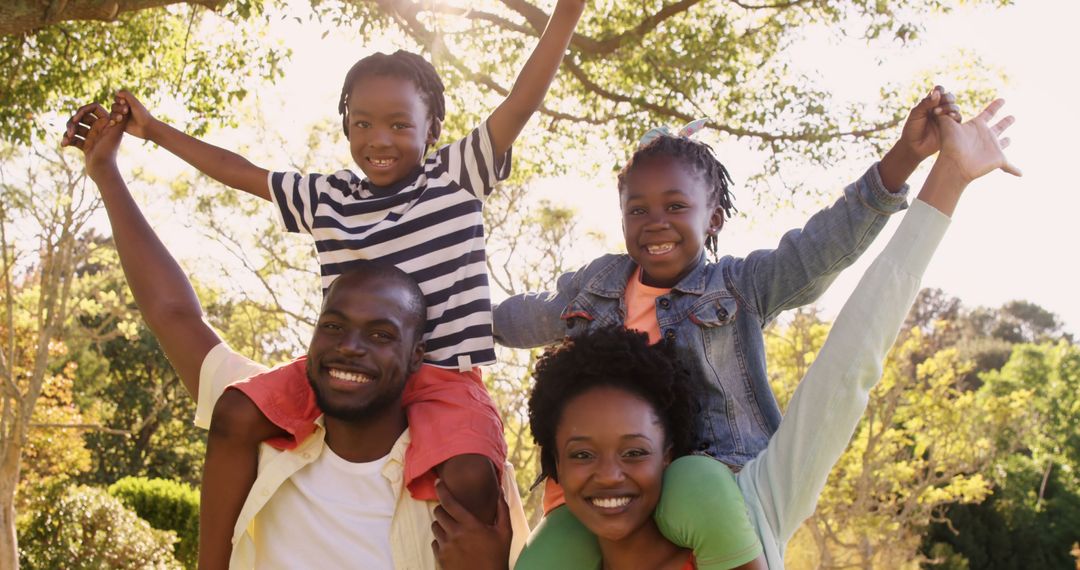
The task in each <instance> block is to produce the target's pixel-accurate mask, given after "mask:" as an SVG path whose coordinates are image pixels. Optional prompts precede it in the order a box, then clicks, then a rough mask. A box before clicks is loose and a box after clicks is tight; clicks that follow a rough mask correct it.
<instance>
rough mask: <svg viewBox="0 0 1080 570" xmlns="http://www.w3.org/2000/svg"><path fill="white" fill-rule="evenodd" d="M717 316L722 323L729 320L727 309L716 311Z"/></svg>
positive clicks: (721, 308)
mask: <svg viewBox="0 0 1080 570" xmlns="http://www.w3.org/2000/svg"><path fill="white" fill-rule="evenodd" d="M716 316H717V317H719V319H720V320H721V321H726V320H727V318H728V314H727V309H725V308H723V307H720V308H719V309H717V310H716Z"/></svg>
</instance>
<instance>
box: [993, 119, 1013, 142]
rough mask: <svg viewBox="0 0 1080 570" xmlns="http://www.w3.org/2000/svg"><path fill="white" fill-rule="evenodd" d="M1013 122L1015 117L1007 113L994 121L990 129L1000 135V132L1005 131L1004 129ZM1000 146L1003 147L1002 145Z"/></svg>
mask: <svg viewBox="0 0 1080 570" xmlns="http://www.w3.org/2000/svg"><path fill="white" fill-rule="evenodd" d="M1015 122H1016V117H1013V116H1012V115H1009V116H1008V117H1005V118H1004V119H1002V120H1000V121H998V122H997V123H995V124H994V126H992V127H990V131H991V132H993V133H994V134H995V135H997V136H1000V135H1001V133H1003V132H1005V129H1007V128H1009V127H1011V126H1012V125H1013V123H1015ZM1001 148H1005V147H1004V146H1002V147H1001Z"/></svg>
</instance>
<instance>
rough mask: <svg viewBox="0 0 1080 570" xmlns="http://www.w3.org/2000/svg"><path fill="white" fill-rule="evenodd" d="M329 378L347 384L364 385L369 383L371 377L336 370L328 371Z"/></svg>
mask: <svg viewBox="0 0 1080 570" xmlns="http://www.w3.org/2000/svg"><path fill="white" fill-rule="evenodd" d="M330 377H331V378H335V379H337V380H345V381H347V382H356V383H357V384H366V383H368V382H371V377H370V376H366V375H364V374H359V373H356V372H346V371H344V370H338V369H336V368H331V369H330Z"/></svg>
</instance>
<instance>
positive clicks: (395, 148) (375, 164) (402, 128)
mask: <svg viewBox="0 0 1080 570" xmlns="http://www.w3.org/2000/svg"><path fill="white" fill-rule="evenodd" d="M348 111H349V148H350V150H351V151H352V157H353V160H354V161H356V164H357V166H359V167H360V170H361V171H363V173H364V176H367V178H368V180H370V181H371V182H372V184H375V185H376V186H387V185H389V184H393V183H394V182H397V181H399V180H402V179H403V178H405V177H407V176H408V175H409V174H411V173H412V171H413V169H414V168H416V165H418V164H420V163H421V162H422V161H423V160H424V150H425V148H426V147H427V145H431V144H435V141H436V139H437V138H438V137H437V134H436V133H437V129H436V127H435V125H433V124H432V120H431V118H430V117H429V115H428V109H427V105H426V104H425V103H424V98H423V96H421V94H420V90H419V89H417V87H416V85H415V84H414V83H413V82H412V81H410V80H408V79H404V78H401V77H394V76H383V75H375V76H369V77H363V78H361V79H359V80H357V81H356V83H354V84H353V88H352V92H351V93H350V94H349V109H348Z"/></svg>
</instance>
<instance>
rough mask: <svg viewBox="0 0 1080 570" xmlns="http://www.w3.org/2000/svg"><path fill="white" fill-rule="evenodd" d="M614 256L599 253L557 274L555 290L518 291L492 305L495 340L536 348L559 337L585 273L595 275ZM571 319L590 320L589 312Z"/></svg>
mask: <svg viewBox="0 0 1080 570" xmlns="http://www.w3.org/2000/svg"><path fill="white" fill-rule="evenodd" d="M616 258H617V256H614V255H607V256H603V257H600V258H599V259H596V260H594V261H592V262H591V263H589V264H588V265H586V266H585V267H582V268H581V269H579V270H578V271H570V272H567V273H564V274H562V275H560V276H559V279H558V281H557V282H556V286H555V292H533V291H530V292H528V293H519V294H517V295H513V296H511V297H509V298H507V299H505V300H503V301H502V302H500V303H498V304H496V305H495V306H493V307H492V309H491V316H492V331H493V333H494V335H495V342H497V343H499V344H501V345H503V346H508V347H510V348H536V347H538V346H547V345H549V344H553V343H556V342H558V341H559V340H561V339H562V338H563V337H565V336H566V335H567V333H568V332H569V329H568V328H567V327H568V325H570V324H572V323H569V322H567V321H565V320H563V318H562V317H563V312H564V311H566V309H567V307H568V306H569V305H570V303H571V302H572V301H573V300H574V298H575V297H577V295H578V293H580V292H581V288H582V287H583V284H584V280H585V276H586V274H595V272H596V271H597V270H599V268H601V267H605V266H606V265H607V264H608V263H612V262H613V260H614V259H616ZM574 318H582V319H590V318H591V315H586V314H580V315H575V316H574Z"/></svg>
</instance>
